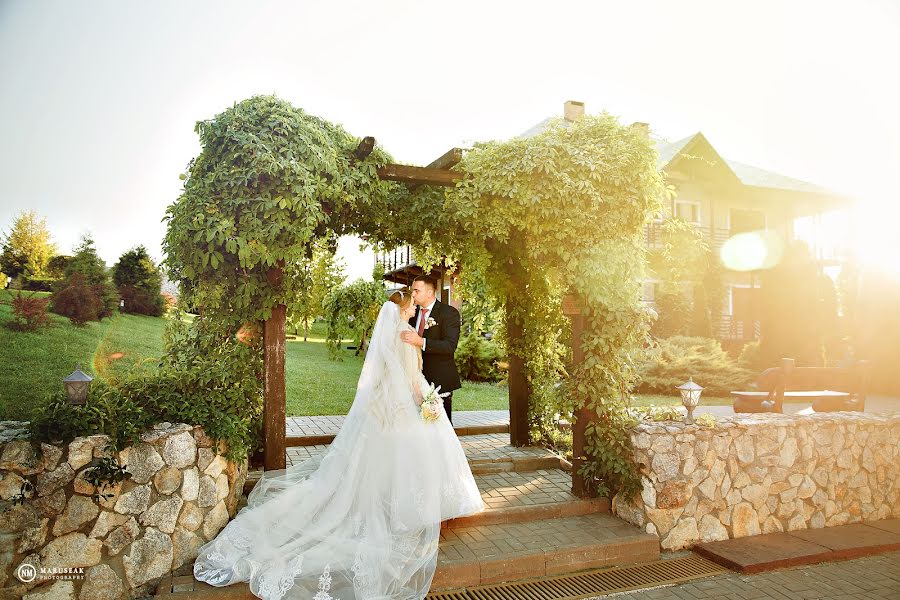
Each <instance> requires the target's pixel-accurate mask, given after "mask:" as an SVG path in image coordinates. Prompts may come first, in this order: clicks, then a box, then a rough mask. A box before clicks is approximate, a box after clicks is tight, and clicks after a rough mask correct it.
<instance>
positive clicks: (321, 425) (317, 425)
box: [287, 410, 509, 436]
mask: <svg viewBox="0 0 900 600" xmlns="http://www.w3.org/2000/svg"><path fill="white" fill-rule="evenodd" d="M343 424H344V415H320V416H312V417H288V419H287V435H289V436H290V435H336V434H337V432H338V430H339V429H340V428H341V425H343ZM476 425H509V411H508V410H459V411H457V410H455V411H453V426H454V427H457V428H458V427H472V426H476Z"/></svg>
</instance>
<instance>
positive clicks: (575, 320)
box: [263, 136, 590, 496]
mask: <svg viewBox="0 0 900 600" xmlns="http://www.w3.org/2000/svg"><path fill="white" fill-rule="evenodd" d="M374 147H375V138H374V137H371V136H369V137H365V138H363V140H362V141H361V142H360V144H359V146H358V147H357V148H356V150H355V151H354V152H353V155H354V157H355V158H356V159H357V160H364V159H365V158H366V157H367V156H368V155H369V154H370V153H371V152H372V150H373V149H374ZM462 154H463V151H462V149H460V148H451V149H450V150H448V151H447V152H445V153H444V154H442V155H441V156H440V157H438V158H437V159H435V160H434V161H432V162H431V163H430V164H429V165H428V166H425V167H417V166H412V165H401V164H386V165H384V166H382V167H379V168H378V177H379V178H381V179H384V180H390V181H397V182H400V183H404V184H406V185H407V186H409V187H410V189H414V188H416V187H419V186H422V185H439V186H445V187H449V186H453V185H456V182H457V181H459V180H460V179H461V178H462V177H463V174H462V173H460V172H459V171H453V170H452V167H453V166H455V165H456V164H457V163H459V161H460V160H461V159H462ZM283 266H284V265H283V262H282V263H279V265H277V266H275V267H272V268H271V269H269V271H268V273H267V275H268V279H269V283H270V284H271V285H273V286H277V285H279V284H280V282H281V278H282V276H283V274H282V268H283ZM579 307H580V305H579V304H578V303H577V301H575V300H574V299H573V298H571V297H567V299H566V301H565V302H564V305H563V312H564V313H565V314H566V315H567V316H568V317H569V318H570V319H572V325H573V335H572V344H573V351H574V357H575V360H576V362H580V360H581V344H580V336H581V329H582V328H581V322H582V317H581V316H580V308H579ZM286 314H287V307H286V306H285V305H278V306H276V307H275V308H274V309H273V311H272V316H271V317H270V318H269V319H267V320H266V321H265V324H264V327H263V367H264V371H265V373H264V378H263V387H264V425H263V437H264V468H265V469H266V470H267V471H268V470H273V469H284V468H285V465H286V458H285V448H286V425H287V415H286V408H285V407H286V391H285V327H286ZM510 334H511V335H521V325H519V324H517V323H513V325H512V327H511V328H510ZM508 381H509V431H510V442H511V444H512V445H513V446H525V445H527V444H528V443H529V439H528V396H529V386H528V382H527V380H526V378H525V370H524V362H523V360H522V358H521V357H518V356H510V357H509V376H508ZM588 413H589V411H585V410H582V411H579V413H578V414H577V415H576V422H575V423H573V436H574V437H573V457H574V460H573V478H572V491H573V493H575V494H576V495H578V496H584V495H585V494H586V492H587V491H586V490H585V488H584V485H583V482H582V480H581V478H580V477H577V476H574V473H575V469H576V468H577V467H578V465H580V464H581V462H582V461H583V454H584V452H583V448H584V428H585V425H586V424H587V420H588V419H589V418H590V415H589V414H588Z"/></svg>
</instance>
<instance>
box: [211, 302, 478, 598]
mask: <svg viewBox="0 0 900 600" xmlns="http://www.w3.org/2000/svg"><path fill="white" fill-rule="evenodd" d="M403 327H408V325H406V324H405V322H400V321H399V312H398V311H397V309H396V305H394V304H393V303H390V302H387V303H385V305H384V306H382V309H381V312H380V313H379V317H378V320H377V321H376V325H375V329H374V330H373V333H372V336H371V342H370V346H369V349H368V352H367V355H366V360H365V362H364V364H363V369H362V373H361V375H360V381H359V384H358V387H357V393H356V396H355V398H354V402H353V405H352V406H351V409H350V412H349V413H348V415H347V417H346V419H345V421H344V425H343V426H342V427H341V429H340V431H339V432H338V434H337V436H336V437H335V439H334V441H333V442H332V443H331V444H330V445H329V448H328V450H327V451H326V452H325V453H324V454H322V455H320V456H317V457H313V458H310V459H307V460H305V461H303V462H301V463H299V464H297V465H294V466H292V467H288V468H287V469H281V470H278V471H267V472H265V473H264V474H263V477H262V478H261V480H260V481H259V482H258V483H257V484H256V486H255V487H254V489H253V491H252V492H251V493H250V495H249V496H248V503H247V506H246V507H244V508H242V509H241V511H240V512H239V513H238V514H237V515H236V516H235V518H234V519H233V520H232V521H231V522H229V523H228V524H227V525H226V526H225V528H224V529H223V530H222V531H221V532H219V535H218V536H217V537H216V538H214V539H213V540H210V541H209V542H207V543H206V544H204V545H203V546H202V547H201V548H200V550H199V556H198V557H197V560H196V561H195V563H194V576H195V577H196V578H197V579H199V580H201V581H206V582H207V583H210V584H212V585H216V586H224V585H230V584H232V583H235V582H240V581H247V582H248V583H249V586H250V590H251V591H252V592H253V593H254V594H255V595H257V596H259V597H260V598H266V599H280V598H297V599H300V598H303V599H308V598H314V599H315V600H332V599H343V600H349V599H353V598H356V599H362V598H365V599H379V600H380V599H388V598H391V599H408V600H414V599H416V600H420V599H421V598H424V597H425V595H426V594H427V593H428V589H429V587H430V586H431V581H432V579H433V577H434V571H435V567H436V564H437V551H438V540H439V536H440V522H441V521H442V520H446V519H450V518H453V517H457V516H462V515H468V514H472V513H475V512H478V511H481V510H483V509H484V508H485V505H484V502H483V501H482V499H481V495H480V493H479V491H478V488H477V486H476V484H475V480H474V478H473V477H472V473H471V470H470V469H469V465H468V462H467V461H466V457H465V454H464V452H463V450H462V447H461V445H460V443H459V440H458V439H457V437H456V433H455V432H454V431H453V428H452V426H451V424H450V422H449V420H447V416H446V414H444V412H443V411H441V415H440V418H439V420H438V421H437V422H435V423H425V422H423V421H422V419H421V418H420V416H419V414H418V408H417V406H416V405H415V403H414V401H413V397H412V391H411V382H410V375H409V373H408V372H407V370H406V369H405V367H404V366H403V363H404V360H405V358H404V356H403V355H402V353H403V352H407V351H408V350H407V348H408V347H407V348H404V346H406V345H405V344H402V343H400V344H398V343H397V338H398V337H399V331H400V330H401V329H402V328H403Z"/></svg>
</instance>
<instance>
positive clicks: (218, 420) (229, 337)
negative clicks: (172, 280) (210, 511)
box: [31, 318, 262, 460]
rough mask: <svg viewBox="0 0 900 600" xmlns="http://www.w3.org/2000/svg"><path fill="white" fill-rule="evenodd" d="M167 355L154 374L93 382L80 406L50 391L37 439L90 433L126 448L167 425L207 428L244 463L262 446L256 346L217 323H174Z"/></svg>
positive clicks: (36, 420) (36, 425) (35, 421)
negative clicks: (156, 427)
mask: <svg viewBox="0 0 900 600" xmlns="http://www.w3.org/2000/svg"><path fill="white" fill-rule="evenodd" d="M165 337H166V355H165V356H164V357H163V359H162V360H161V361H160V362H159V363H158V365H157V367H158V368H156V369H154V370H153V371H151V372H137V373H135V374H132V375H127V376H124V377H122V378H119V379H116V378H112V379H111V380H110V381H109V382H107V381H105V380H103V379H99V378H97V379H95V380H94V381H93V382H91V388H90V393H89V394H88V398H87V401H86V402H85V404H83V405H72V404H70V403H69V402H68V400H67V399H66V395H65V392H64V391H62V390H60V391H57V392H53V393H52V394H51V395H50V397H49V398H48V399H47V401H46V402H44V403H43V404H41V405H40V406H38V407H37V408H36V409H35V415H34V416H33V418H32V420H31V429H32V436H33V439H35V440H38V441H52V440H62V441H63V442H66V441H71V440H72V439H74V438H75V437H78V436H83V435H93V434H107V435H109V436H110V438H111V440H110V446H111V447H112V449H114V450H121V449H122V448H124V447H125V446H128V445H131V444H133V443H135V442H137V441H138V439H139V436H140V434H141V433H142V432H143V431H145V430H147V429H148V428H149V427H151V426H152V425H153V424H155V423H160V422H164V421H168V422H172V423H177V422H184V423H190V424H195V425H202V426H203V428H204V431H205V432H206V433H207V435H209V436H210V437H212V438H213V439H218V440H223V441H224V442H225V443H226V444H227V446H228V449H227V451H226V453H225V456H226V458H229V459H236V460H240V459H241V458H243V457H246V456H247V455H248V454H249V453H251V452H253V451H254V450H256V449H257V448H258V447H259V446H260V435H261V423H262V421H261V416H262V387H261V384H260V372H261V370H262V361H261V359H260V352H259V347H258V345H257V346H247V345H244V344H242V343H240V342H238V341H237V340H236V339H235V338H234V335H233V333H231V332H229V331H227V330H226V329H224V328H222V327H221V326H220V325H219V324H217V323H214V322H210V321H207V320H204V319H203V318H198V319H195V320H194V322H193V323H192V324H190V325H188V324H187V323H186V322H184V321H182V320H181V319H177V318H176V319H175V320H173V321H172V322H171V323H170V325H169V328H168V329H167V331H166V334H165Z"/></svg>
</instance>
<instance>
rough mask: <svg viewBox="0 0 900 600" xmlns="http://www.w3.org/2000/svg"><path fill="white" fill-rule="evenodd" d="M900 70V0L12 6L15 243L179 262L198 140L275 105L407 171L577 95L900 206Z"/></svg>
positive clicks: (8, 179)
mask: <svg viewBox="0 0 900 600" xmlns="http://www.w3.org/2000/svg"><path fill="white" fill-rule="evenodd" d="M898 57H900V0H881V1H879V0H858V1H854V2H846V1H841V2H835V1H827V0H815V1H801V0H793V1H790V2H785V1H783V0H781V1H769V0H751V1H746V2H745V1H739V0H731V1H722V0H717V1H709V2H705V1H703V2H701V1H687V0H680V1H678V2H672V1H670V0H661V1H658V2H652V1H646V0H645V1H629V2H625V1H622V2H609V1H606V2H603V1H594V2H576V1H574V0H570V1H567V2H549V1H547V2H527V1H522V0H518V1H515V2H508V1H492V2H485V1H484V0H476V1H469V0H458V1H456V2H453V3H447V2H440V3H439V2H428V1H422V0H420V1H382V2H371V1H369V2H342V1H337V0H329V1H324V2H307V1H293V2H287V1H284V2H275V1H271V0H255V1H253V2H250V1H245V2H233V1H216V2H210V1H197V0H194V1H191V2H184V1H162V0H157V1H154V2H137V1H126V0H116V1H106V2H99V1H92V0H79V1H72V0H68V1H63V2H50V1H42V0H0V132H2V137H0V230H4V231H6V230H8V228H9V227H10V225H11V224H12V221H13V219H14V218H15V216H16V215H17V214H18V213H19V211H21V210H25V209H34V210H36V211H37V212H38V213H39V214H40V215H42V216H45V217H46V218H47V223H48V227H49V229H50V231H51V234H52V237H53V240H54V241H55V242H56V243H57V244H58V246H59V248H60V250H61V251H62V252H64V253H68V252H71V250H72V248H73V247H74V246H75V245H76V244H77V243H78V240H79V238H80V236H81V234H82V233H84V232H90V233H91V234H92V235H93V236H94V238H95V240H96V245H97V248H98V251H99V253H100V255H101V257H103V258H104V260H106V262H107V263H108V264H109V265H112V263H114V262H115V261H116V259H117V258H118V256H119V255H120V254H121V253H122V252H124V251H125V250H127V249H129V248H131V247H133V246H135V245H138V244H143V245H145V246H146V247H147V248H148V250H149V251H150V253H151V255H153V256H154V258H156V259H157V260H160V259H161V258H162V251H161V248H160V244H161V240H162V238H163V235H164V233H165V224H164V223H163V222H162V218H163V216H164V214H165V209H166V207H167V206H168V205H169V204H171V203H172V202H174V201H175V200H176V198H177V197H178V195H179V193H180V190H181V181H180V180H179V177H178V176H179V174H180V173H182V172H183V171H184V170H185V168H186V165H187V163H188V161H189V160H190V159H191V158H192V157H194V156H196V155H197V154H198V153H199V152H200V145H199V142H198V139H197V135H196V133H194V124H195V123H196V122H197V121H198V120H205V119H209V118H212V117H213V116H215V115H216V114H218V113H220V112H221V111H223V110H224V109H226V108H228V107H230V106H232V105H233V104H234V103H235V102H238V101H240V100H243V99H245V98H248V97H251V96H253V95H256V94H272V93H274V94H277V95H278V96H280V97H281V98H283V99H285V100H287V101H289V102H291V103H292V104H294V105H295V106H298V107H301V108H303V109H304V110H306V111H307V112H310V113H313V114H316V115H318V116H320V117H323V118H325V119H328V120H330V121H333V122H336V123H340V124H341V125H343V126H344V127H345V128H346V129H347V130H348V131H350V132H351V133H353V134H354V135H357V136H360V137H362V136H366V135H372V136H374V137H375V138H376V140H377V141H378V143H379V144H380V145H381V146H382V147H383V148H384V149H386V150H387V151H388V152H390V153H391V154H392V155H393V156H394V158H395V159H396V160H397V161H398V162H403V163H408V164H427V163H428V162H430V161H431V160H433V159H434V158H436V157H438V156H440V155H441V154H442V153H443V152H445V151H446V150H448V149H449V148H451V147H454V146H465V145H468V144H471V143H472V142H473V141H479V140H489V139H507V138H509V137H512V136H515V135H517V134H519V133H521V132H523V131H525V130H526V129H528V128H529V127H530V126H532V125H533V124H535V123H537V122H538V121H540V120H542V119H544V118H546V117H548V116H552V115H560V114H561V112H562V105H563V103H564V101H565V100H570V99H571V100H579V101H583V102H584V103H585V108H586V111H587V112H588V113H590V114H592V113H597V112H600V111H602V110H607V111H609V112H610V113H612V114H614V115H617V116H618V117H619V118H620V119H621V121H622V122H623V123H631V122H633V121H643V122H648V123H650V126H651V129H652V131H653V132H654V133H655V134H657V135H660V136H662V137H664V138H667V139H670V140H676V139H680V138H683V137H685V136H687V135H691V134H693V133H695V132H697V131H702V132H703V134H704V135H705V136H706V137H707V139H708V140H709V141H710V142H711V143H712V145H713V146H714V147H715V148H716V150H717V151H718V152H719V153H720V154H721V155H722V156H725V157H728V158H729V159H733V160H737V161H739V162H743V163H747V164H751V165H754V166H758V167H761V168H765V169H770V170H773V171H776V172H779V173H782V174H785V175H788V176H791V177H795V178H798V179H803V180H806V181H810V182H813V183H816V184H819V185H822V186H825V187H828V188H831V189H834V190H835V191H838V192H841V193H845V194H849V195H853V196H856V197H858V198H860V199H861V200H862V201H863V202H870V203H875V204H873V206H879V207H880V208H881V209H885V210H887V209H890V210H896V206H897V205H900V202H897V200H898V193H897V191H896V183H895V181H894V179H895V178H896V172H897V168H898V166H900V111H898V110H897V107H898V106H900V82H898V77H897V76H896V73H897V59H898ZM878 203H881V204H880V205H879V204H878ZM895 214H896V215H897V216H898V217H900V212H895ZM882 221H885V220H884V219H883V220H882ZM894 223H896V221H894ZM893 227H894V228H895V227H896V226H895V225H894V226H893ZM885 239H887V240H890V243H893V239H894V238H893V237H887V238H885ZM358 246H359V243H358V240H355V239H353V238H347V239H344V240H342V243H341V245H340V249H339V254H340V256H341V257H343V258H344V260H345V262H346V263H347V265H348V279H353V278H355V277H358V276H368V275H369V273H370V272H371V268H372V261H373V256H372V254H371V253H361V252H359V250H358Z"/></svg>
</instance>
